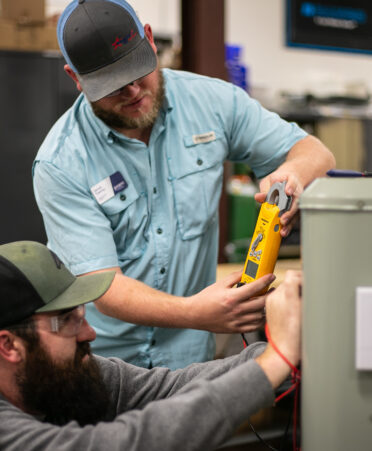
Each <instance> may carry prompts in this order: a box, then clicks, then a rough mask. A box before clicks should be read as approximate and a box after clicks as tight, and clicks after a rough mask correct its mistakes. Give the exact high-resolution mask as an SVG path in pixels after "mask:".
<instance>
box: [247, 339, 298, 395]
mask: <svg viewBox="0 0 372 451" xmlns="http://www.w3.org/2000/svg"><path fill="white" fill-rule="evenodd" d="M255 360H256V362H257V363H258V364H259V365H260V367H261V369H262V370H263V372H264V373H265V374H266V377H267V378H268V379H269V381H270V383H271V386H272V387H273V389H276V388H278V387H279V385H280V384H281V383H282V382H284V381H285V379H287V377H288V376H289V375H290V373H291V368H290V367H289V366H288V365H287V363H286V362H285V361H284V360H283V359H282V358H281V357H280V355H278V354H277V352H276V351H275V350H274V349H273V347H272V346H271V345H270V344H268V345H267V347H266V349H265V351H264V352H263V353H262V354H261V355H260V356H258V357H257V358H256V359H255Z"/></svg>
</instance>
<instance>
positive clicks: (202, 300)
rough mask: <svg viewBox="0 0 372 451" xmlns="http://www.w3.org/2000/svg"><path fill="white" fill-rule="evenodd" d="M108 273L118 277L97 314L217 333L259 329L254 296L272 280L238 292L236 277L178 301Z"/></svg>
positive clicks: (258, 299) (260, 299)
mask: <svg viewBox="0 0 372 451" xmlns="http://www.w3.org/2000/svg"><path fill="white" fill-rule="evenodd" d="M112 269H113V270H116V272H117V274H116V275H115V278H114V280H113V282H112V284H111V287H110V288H109V289H108V291H107V292H106V293H105V294H104V295H103V296H102V297H101V298H99V299H98V300H96V301H95V305H96V308H97V309H98V310H99V311H100V312H101V313H103V314H105V315H107V316H111V317H114V318H117V319H120V320H122V321H126V322H129V323H133V324H140V325H145V326H152V327H168V328H169V327H170V328H180V329H199V330H207V331H210V332H215V333H245V332H250V331H252V330H257V328H258V327H261V326H262V325H263V316H262V309H263V307H264V305H265V299H264V296H258V293H260V292H262V290H263V289H264V288H266V287H267V286H268V285H269V284H270V283H272V282H273V280H274V276H273V275H271V274H268V275H266V276H263V277H261V278H260V279H258V280H257V281H255V282H253V283H251V284H245V285H243V286H241V287H239V288H236V284H237V283H238V282H239V281H240V279H241V273H240V272H235V273H232V274H230V275H229V276H227V277H225V278H224V279H222V280H220V281H218V282H216V283H214V284H212V285H210V286H209V287H207V288H205V289H204V290H202V291H200V292H199V293H197V294H195V295H193V296H190V297H180V296H173V295H171V294H168V293H164V292H162V291H158V290H155V289H154V288H152V287H150V286H148V285H145V284H144V283H142V282H139V281H137V280H134V279H131V278H129V277H126V276H124V275H123V274H122V273H121V270H120V268H119V267H116V268H111V270H112ZM104 271H107V270H104ZM95 272H101V271H95ZM90 274H92V273H90ZM252 298H254V299H252Z"/></svg>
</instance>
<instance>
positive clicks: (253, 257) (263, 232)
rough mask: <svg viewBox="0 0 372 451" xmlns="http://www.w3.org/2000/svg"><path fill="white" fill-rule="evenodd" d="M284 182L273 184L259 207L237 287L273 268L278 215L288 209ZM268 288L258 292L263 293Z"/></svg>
mask: <svg viewBox="0 0 372 451" xmlns="http://www.w3.org/2000/svg"><path fill="white" fill-rule="evenodd" d="M285 184H286V182H277V183H274V184H273V185H272V186H271V188H270V190H269V192H268V193H267V196H266V199H265V202H264V203H263V204H262V206H261V210H260V214H259V215H258V219H257V223H256V227H255V230H254V233H253V236H252V240H251V244H250V246H249V250H248V254H247V258H246V261H245V265H244V271H243V275H242V277H241V279H240V282H239V284H238V286H241V285H243V284H245V283H250V282H253V281H254V280H256V279H259V278H260V277H262V276H264V275H265V274H269V273H272V272H273V271H274V267H275V263H276V260H277V258H278V253H279V247H280V243H281V236H280V230H281V228H282V226H281V224H280V216H281V215H282V214H283V213H285V212H286V211H288V210H289V209H290V208H291V204H292V196H287V195H286V194H285V191H284V190H285ZM267 290H268V287H267V288H265V289H264V290H263V291H262V292H261V293H260V294H264V293H266V291H267Z"/></svg>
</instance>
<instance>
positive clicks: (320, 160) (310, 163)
mask: <svg viewBox="0 0 372 451" xmlns="http://www.w3.org/2000/svg"><path fill="white" fill-rule="evenodd" d="M335 164H336V161H335V158H334V156H333V154H332V153H331V152H330V151H329V150H328V149H327V147H325V146H324V144H322V143H321V142H320V141H319V140H318V139H317V138H315V137H314V136H307V137H306V138H304V139H302V140H300V141H298V142H297V143H296V144H295V145H294V146H293V147H292V149H291V150H290V151H289V152H288V155H287V158H286V161H285V162H284V163H283V164H282V165H281V166H280V168H279V169H278V171H280V172H283V173H293V174H296V176H297V178H298V179H299V180H300V182H301V184H302V186H304V187H305V186H307V185H308V184H309V183H310V182H311V181H312V180H314V179H315V178H317V177H322V176H325V175H326V172H327V171H328V170H329V169H332V168H334V167H335Z"/></svg>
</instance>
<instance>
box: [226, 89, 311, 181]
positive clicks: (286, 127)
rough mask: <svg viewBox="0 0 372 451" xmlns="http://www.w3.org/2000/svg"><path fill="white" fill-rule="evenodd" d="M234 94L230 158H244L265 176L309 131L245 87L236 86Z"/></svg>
mask: <svg viewBox="0 0 372 451" xmlns="http://www.w3.org/2000/svg"><path fill="white" fill-rule="evenodd" d="M233 95H234V97H233V99H234V107H233V111H234V120H233V124H232V129H231V136H230V152H229V159H230V160H233V161H234V160H235V161H244V162H245V163H247V164H248V165H249V166H250V167H251V168H252V170H253V171H254V173H255V175H256V176H257V177H258V178H261V177H264V176H265V175H267V174H269V173H270V172H272V171H274V170H275V169H276V168H277V167H278V166H279V165H280V164H282V163H283V162H284V160H285V158H286V155H287V153H288V152H289V150H290V149H291V147H292V146H293V145H294V144H296V142H298V141H299V140H301V139H303V138H305V137H306V136H307V133H306V132H305V131H304V130H302V129H301V128H300V127H299V126H298V125H297V124H295V123H294V122H287V121H285V120H283V119H281V118H280V117H279V116H278V115H277V114H276V113H273V112H271V111H268V110H266V109H265V108H263V107H262V106H261V105H260V104H259V103H258V102H257V101H256V100H254V99H252V98H251V97H249V95H248V94H247V93H246V92H244V91H242V90H241V89H239V88H237V87H234V88H233Z"/></svg>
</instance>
